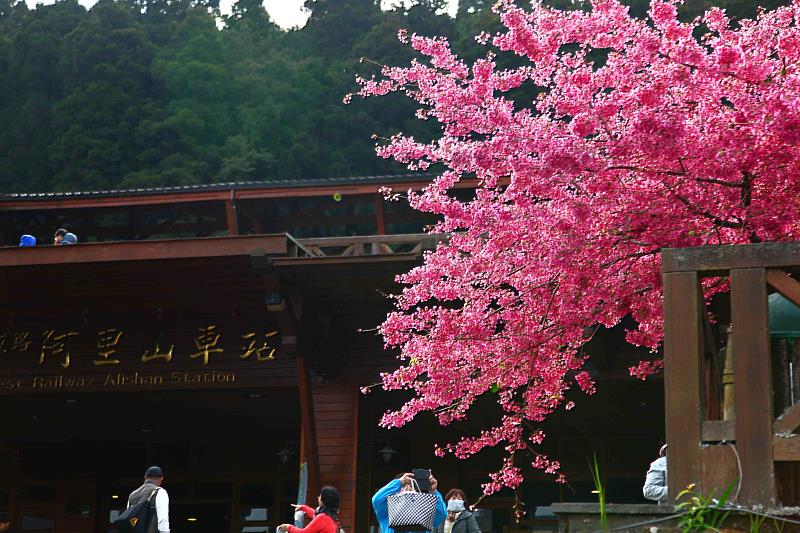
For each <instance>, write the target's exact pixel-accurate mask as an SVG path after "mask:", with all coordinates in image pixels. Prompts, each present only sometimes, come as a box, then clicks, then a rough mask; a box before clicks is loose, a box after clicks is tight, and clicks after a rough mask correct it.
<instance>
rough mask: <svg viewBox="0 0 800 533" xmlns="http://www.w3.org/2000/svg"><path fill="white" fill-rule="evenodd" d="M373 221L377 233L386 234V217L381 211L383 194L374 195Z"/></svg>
mask: <svg viewBox="0 0 800 533" xmlns="http://www.w3.org/2000/svg"><path fill="white" fill-rule="evenodd" d="M375 223H376V226H377V227H376V228H375V229H376V230H377V233H378V235H386V217H385V215H384V212H383V196H382V195H381V194H380V193H378V194H376V195H375Z"/></svg>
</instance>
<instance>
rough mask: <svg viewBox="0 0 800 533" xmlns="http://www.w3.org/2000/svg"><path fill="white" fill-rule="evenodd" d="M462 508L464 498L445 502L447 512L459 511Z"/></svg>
mask: <svg viewBox="0 0 800 533" xmlns="http://www.w3.org/2000/svg"><path fill="white" fill-rule="evenodd" d="M463 510H464V500H450V501H448V502H447V512H448V513H460V512H461V511H463Z"/></svg>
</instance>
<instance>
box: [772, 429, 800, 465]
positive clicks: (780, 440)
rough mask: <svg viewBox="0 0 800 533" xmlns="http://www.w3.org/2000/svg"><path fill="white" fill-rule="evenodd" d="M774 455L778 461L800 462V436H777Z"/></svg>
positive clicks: (773, 441)
mask: <svg viewBox="0 0 800 533" xmlns="http://www.w3.org/2000/svg"><path fill="white" fill-rule="evenodd" d="M772 454H773V456H774V457H775V460H776V461H800V435H775V437H774V438H773V440H772Z"/></svg>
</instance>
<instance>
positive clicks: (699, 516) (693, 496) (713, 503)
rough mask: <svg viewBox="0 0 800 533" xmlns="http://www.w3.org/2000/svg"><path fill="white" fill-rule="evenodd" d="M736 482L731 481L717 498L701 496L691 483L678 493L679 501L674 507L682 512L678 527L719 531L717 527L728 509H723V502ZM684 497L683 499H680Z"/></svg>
mask: <svg viewBox="0 0 800 533" xmlns="http://www.w3.org/2000/svg"><path fill="white" fill-rule="evenodd" d="M735 485H736V483H735V482H734V483H731V484H730V485H729V486H728V488H726V489H725V492H723V493H722V496H720V497H719V499H717V498H715V497H714V493H713V492H712V493H711V495H710V496H703V495H702V494H700V493H699V492H697V491H695V490H694V488H695V484H694V483H692V484H691V485H689V486H688V487H686V488H685V489H684V490H682V491H681V492H680V494H678V498H677V500H678V501H679V503H678V504H677V505H676V506H675V509H676V510H677V511H679V512H681V513H683V514H682V516H681V517H680V519H679V520H678V527H679V528H680V530H681V531H683V532H689V531H719V527H720V526H721V525H722V523H723V522H725V519H726V518H728V515H729V514H730V513H731V512H730V510H727V511H726V510H725V509H724V508H725V503H726V502H727V501H728V498H729V497H730V495H731V492H732V491H733V487H734V486H735ZM681 499H684V501H680V500H681Z"/></svg>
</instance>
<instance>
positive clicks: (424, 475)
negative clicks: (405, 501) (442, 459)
mask: <svg viewBox="0 0 800 533" xmlns="http://www.w3.org/2000/svg"><path fill="white" fill-rule="evenodd" d="M412 473H413V474H414V479H415V480H416V482H417V485H419V490H421V491H422V492H430V491H431V471H430V470H429V469H427V468H415V469H414V470H413V471H412Z"/></svg>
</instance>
